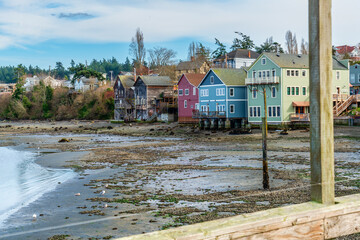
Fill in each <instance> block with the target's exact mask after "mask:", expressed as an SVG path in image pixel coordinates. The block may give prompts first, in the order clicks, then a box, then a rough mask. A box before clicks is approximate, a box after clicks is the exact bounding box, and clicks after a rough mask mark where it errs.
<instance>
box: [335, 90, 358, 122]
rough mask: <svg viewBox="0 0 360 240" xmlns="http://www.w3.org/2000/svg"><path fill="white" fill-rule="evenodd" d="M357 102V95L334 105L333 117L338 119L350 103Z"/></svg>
mask: <svg viewBox="0 0 360 240" xmlns="http://www.w3.org/2000/svg"><path fill="white" fill-rule="evenodd" d="M356 101H357V95H350V96H348V98H347V99H345V100H343V101H339V102H337V103H336V104H335V106H334V108H333V112H334V116H336V117H338V116H339V115H340V114H341V113H342V112H344V111H345V110H346V109H347V108H348V107H349V106H350V105H351V104H352V103H354V102H356Z"/></svg>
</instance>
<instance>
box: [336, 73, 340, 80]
mask: <svg viewBox="0 0 360 240" xmlns="http://www.w3.org/2000/svg"><path fill="white" fill-rule="evenodd" d="M336 80H340V72H339V71H336Z"/></svg>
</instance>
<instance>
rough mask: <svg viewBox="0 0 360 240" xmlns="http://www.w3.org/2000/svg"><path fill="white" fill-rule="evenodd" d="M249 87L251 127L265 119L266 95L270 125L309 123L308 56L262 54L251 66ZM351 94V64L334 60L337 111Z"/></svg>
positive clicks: (334, 92)
mask: <svg viewBox="0 0 360 240" xmlns="http://www.w3.org/2000/svg"><path fill="white" fill-rule="evenodd" d="M245 84H246V85H247V86H248V88H247V91H248V94H247V95H248V121H249V123H255V124H256V123H260V122H261V118H262V117H264V92H266V103H267V108H268V109H267V110H268V122H269V123H271V124H280V123H283V122H285V123H288V122H309V120H310V118H309V117H310V114H309V105H310V104H309V56H308V55H301V54H299V55H296V54H284V53H262V54H261V55H260V56H259V57H258V58H257V60H256V61H255V62H254V63H253V64H252V65H251V66H250V68H249V70H248V76H247V79H246V80H245ZM264 90H265V91H264ZM349 94H350V93H349V64H348V62H347V61H346V60H345V61H339V60H337V59H336V58H333V101H334V108H335V107H336V106H337V104H338V103H339V102H342V101H345V100H346V99H347V98H348V97H349Z"/></svg>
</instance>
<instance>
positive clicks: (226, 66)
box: [225, 53, 228, 68]
mask: <svg viewBox="0 0 360 240" xmlns="http://www.w3.org/2000/svg"><path fill="white" fill-rule="evenodd" d="M227 61H228V58H227V53H225V68H228V65H227Z"/></svg>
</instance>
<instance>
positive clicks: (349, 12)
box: [0, 0, 360, 68]
mask: <svg viewBox="0 0 360 240" xmlns="http://www.w3.org/2000/svg"><path fill="white" fill-rule="evenodd" d="M358 9H360V1H359V0H333V8H332V12H333V15H332V16H333V31H332V35H333V38H332V40H333V45H344V44H348V45H355V44H358V43H359V42H360V31H356V24H355V23H356V22H357V20H358V17H357V16H358ZM137 28H140V30H141V31H142V32H143V34H144V43H145V48H146V49H151V48H153V47H166V48H170V49H173V50H175V51H176V53H177V55H176V60H180V59H181V60H186V59H187V49H188V46H189V44H190V43H191V42H193V41H195V42H201V43H203V44H204V45H205V46H207V47H209V48H210V49H211V50H212V51H214V50H215V49H216V46H215V44H214V43H215V40H214V39H215V38H218V39H219V40H220V41H221V42H223V43H224V44H225V45H226V46H227V48H228V50H229V48H230V46H231V43H232V40H233V39H234V38H235V37H238V35H237V34H235V31H238V32H242V33H244V34H246V35H248V36H250V38H251V39H252V40H253V41H254V43H255V45H260V44H261V43H263V42H264V41H265V40H266V38H268V37H270V36H272V37H273V39H274V41H277V42H279V43H280V44H281V45H282V46H283V47H284V46H285V33H286V31H287V30H291V31H292V32H293V33H295V34H296V37H297V41H298V43H299V44H300V43H301V39H302V38H304V39H305V40H306V39H307V38H308V0H167V1H166V0H105V1H104V0H61V1H60V0H59V1H56V0H0V66H9V65H11V66H15V65H18V64H20V63H21V64H24V65H26V66H29V65H30V64H31V65H32V66H36V65H38V66H39V67H41V68H49V66H52V67H54V66H55V63H56V62H58V61H61V62H62V63H63V64H64V66H65V67H68V66H69V65H70V61H71V59H74V61H75V62H77V63H78V62H82V63H85V61H87V62H88V63H89V62H91V60H92V59H97V60H100V59H103V58H105V59H110V58H112V57H115V58H117V59H118V60H119V61H120V62H124V61H125V59H126V57H129V59H132V56H131V55H130V54H129V44H130V42H131V38H132V37H133V36H134V35H135V32H136V29H137ZM147 56H148V54H147Z"/></svg>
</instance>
